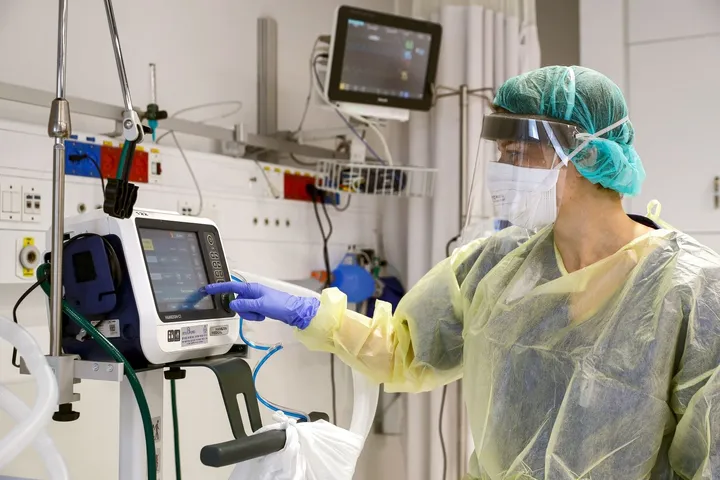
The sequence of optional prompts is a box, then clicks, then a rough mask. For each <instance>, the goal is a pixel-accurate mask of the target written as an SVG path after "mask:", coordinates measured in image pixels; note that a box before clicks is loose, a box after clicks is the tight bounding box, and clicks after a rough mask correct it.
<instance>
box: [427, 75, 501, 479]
mask: <svg viewBox="0 0 720 480" xmlns="http://www.w3.org/2000/svg"><path fill="white" fill-rule="evenodd" d="M439 91H442V92H444V93H437V92H439ZM493 91H494V89H493V88H491V87H483V88H474V89H470V88H469V87H468V85H467V84H462V85H460V86H459V87H458V88H457V89H454V88H449V87H444V86H438V87H436V94H435V99H434V101H435V102H437V100H440V99H442V98H447V97H455V96H457V97H458V101H459V107H460V135H459V137H460V138H459V140H460V155H459V158H458V160H459V161H460V170H459V173H460V188H458V193H459V196H458V203H459V205H458V211H459V212H460V216H459V221H460V231H461V232H462V229H463V227H464V226H465V221H466V217H467V204H468V201H469V198H468V192H467V188H468V185H467V179H468V138H469V135H468V109H469V100H470V96H475V97H479V98H482V99H483V100H485V101H486V102H488V104H492V99H491V98H489V97H487V96H486V95H485V94H484V93H485V92H493ZM456 383H457V398H456V408H457V412H458V414H457V423H456V426H455V428H456V433H457V437H456V439H455V448H456V451H457V458H456V468H457V473H458V474H459V475H460V476H462V475H463V474H464V473H465V470H466V468H467V467H466V461H465V459H466V458H467V451H466V448H465V438H466V436H467V418H466V414H465V408H464V405H463V385H462V380H458V381H457V382H456ZM445 388H447V387H445ZM441 421H442V419H441ZM443 474H445V472H443Z"/></svg>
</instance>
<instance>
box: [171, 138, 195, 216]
mask: <svg viewBox="0 0 720 480" xmlns="http://www.w3.org/2000/svg"><path fill="white" fill-rule="evenodd" d="M169 133H170V135H171V136H172V138H173V140H174V141H175V146H176V147H177V149H178V150H179V151H180V155H181V156H182V158H183V161H184V162H185V166H186V167H187V169H188V172H190V176H191V177H192V181H193V183H194V184H195V190H197V194H198V198H199V200H200V206H199V207H198V211H197V213H196V214H195V215H193V216H195V217H199V216H200V213H202V210H203V195H202V190H201V189H200V183H199V182H198V179H197V177H196V176H195V172H194V171H193V169H192V167H191V166H190V161H189V160H188V158H187V156H186V155H185V150H183V148H182V146H181V145H180V142H179V141H178V139H177V135H175V132H174V131H172V130H170V132H169Z"/></svg>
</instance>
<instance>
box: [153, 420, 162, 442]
mask: <svg viewBox="0 0 720 480" xmlns="http://www.w3.org/2000/svg"><path fill="white" fill-rule="evenodd" d="M161 419H162V417H153V418H152V429H153V437H155V443H158V442H159V441H160V440H161V439H162V428H161V425H162V424H161V423H160V422H161Z"/></svg>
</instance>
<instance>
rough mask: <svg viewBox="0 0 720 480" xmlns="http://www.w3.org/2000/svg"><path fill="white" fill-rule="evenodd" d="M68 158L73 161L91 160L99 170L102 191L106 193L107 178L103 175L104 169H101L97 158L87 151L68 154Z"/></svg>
mask: <svg viewBox="0 0 720 480" xmlns="http://www.w3.org/2000/svg"><path fill="white" fill-rule="evenodd" d="M68 160H69V161H71V162H73V163H80V162H82V161H83V160H90V162H91V163H92V164H93V166H94V167H95V170H97V173H98V176H99V177H100V185H102V191H103V193H105V178H104V177H103V174H102V170H101V169H100V164H99V163H98V161H97V160H95V159H94V158H93V157H91V156H90V155H88V154H87V153H77V154H73V155H68Z"/></svg>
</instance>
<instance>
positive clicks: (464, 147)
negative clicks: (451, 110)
mask: <svg viewBox="0 0 720 480" xmlns="http://www.w3.org/2000/svg"><path fill="white" fill-rule="evenodd" d="M458 98H459V99H460V229H461V230H462V228H463V226H464V225H465V216H466V215H467V212H466V209H467V202H468V198H467V197H468V194H467V187H468V186H467V177H468V174H467V172H468V86H467V85H460V95H459V96H458Z"/></svg>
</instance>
